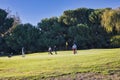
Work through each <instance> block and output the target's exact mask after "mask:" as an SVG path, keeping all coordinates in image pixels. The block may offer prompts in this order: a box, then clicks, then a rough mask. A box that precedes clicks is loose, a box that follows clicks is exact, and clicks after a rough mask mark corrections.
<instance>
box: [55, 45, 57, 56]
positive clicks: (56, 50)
mask: <svg viewBox="0 0 120 80" xmlns="http://www.w3.org/2000/svg"><path fill="white" fill-rule="evenodd" d="M54 51H55V54H57V47H56V46H54Z"/></svg>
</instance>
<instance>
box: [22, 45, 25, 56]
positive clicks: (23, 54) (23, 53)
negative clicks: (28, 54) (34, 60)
mask: <svg viewBox="0 0 120 80" xmlns="http://www.w3.org/2000/svg"><path fill="white" fill-rule="evenodd" d="M22 57H25V52H24V47H22Z"/></svg>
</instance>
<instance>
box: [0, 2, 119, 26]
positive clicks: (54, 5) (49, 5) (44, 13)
mask: <svg viewBox="0 0 120 80" xmlns="http://www.w3.org/2000/svg"><path fill="white" fill-rule="evenodd" d="M81 7H86V8H93V9H96V8H106V7H111V8H117V7H120V0H0V8H2V9H7V8H9V9H10V10H11V11H12V12H11V14H16V12H17V13H18V15H19V16H20V19H21V21H22V23H31V24H33V25H36V24H37V23H38V22H40V21H41V19H43V18H50V17H53V16H57V17H59V16H60V15H62V13H63V11H65V10H69V9H77V8H81Z"/></svg>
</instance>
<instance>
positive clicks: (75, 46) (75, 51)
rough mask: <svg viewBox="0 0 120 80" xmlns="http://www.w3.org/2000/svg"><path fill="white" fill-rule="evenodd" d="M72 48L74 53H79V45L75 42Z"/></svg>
mask: <svg viewBox="0 0 120 80" xmlns="http://www.w3.org/2000/svg"><path fill="white" fill-rule="evenodd" d="M72 49H73V54H76V53H77V45H76V44H73V46H72Z"/></svg>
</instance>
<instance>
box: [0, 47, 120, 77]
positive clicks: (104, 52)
mask: <svg viewBox="0 0 120 80" xmlns="http://www.w3.org/2000/svg"><path fill="white" fill-rule="evenodd" d="M118 71H120V48H117V49H90V50H79V51H78V52H77V54H76V55H74V54H72V51H58V54H57V55H55V54H54V55H48V53H47V52H45V53H35V54H28V55H26V56H25V57H22V56H13V57H11V58H8V57H0V79H23V78H25V79H41V78H48V77H51V76H60V75H65V74H75V73H79V72H80V73H87V72H93V73H101V74H112V73H117V72H118Z"/></svg>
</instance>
